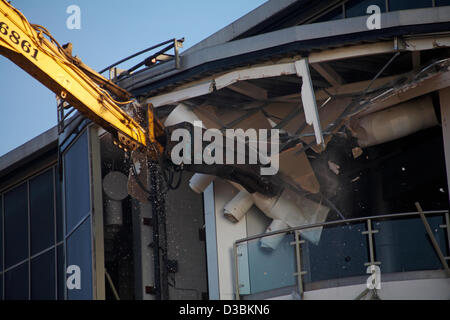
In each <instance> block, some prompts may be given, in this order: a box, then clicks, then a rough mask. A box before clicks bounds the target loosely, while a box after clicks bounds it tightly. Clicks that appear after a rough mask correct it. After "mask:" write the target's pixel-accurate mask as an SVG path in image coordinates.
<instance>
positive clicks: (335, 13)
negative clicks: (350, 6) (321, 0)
mask: <svg viewBox="0 0 450 320" xmlns="http://www.w3.org/2000/svg"><path fill="white" fill-rule="evenodd" d="M342 11H343V10H342V6H339V7H337V8H336V9H334V10H331V11H330V12H328V13H326V14H324V15H323V16H321V17H320V18H319V19H317V20H315V21H314V23H316V22H325V21H332V20H338V19H342V18H343V17H344V16H343V14H342Z"/></svg>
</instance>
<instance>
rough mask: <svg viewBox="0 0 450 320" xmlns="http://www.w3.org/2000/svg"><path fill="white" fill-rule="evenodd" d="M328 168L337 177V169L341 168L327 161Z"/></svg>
mask: <svg viewBox="0 0 450 320" xmlns="http://www.w3.org/2000/svg"><path fill="white" fill-rule="evenodd" d="M328 168H330V170H331V171H333V172H334V173H335V174H336V175H339V169H340V168H341V167H340V166H339V165H337V164H336V163H334V162H333V161H328Z"/></svg>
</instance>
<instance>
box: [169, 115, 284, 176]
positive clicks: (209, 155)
mask: <svg viewBox="0 0 450 320" xmlns="http://www.w3.org/2000/svg"><path fill="white" fill-rule="evenodd" d="M203 128H204V127H203V123H202V121H194V129H193V132H194V137H193V141H194V143H193V144H192V136H191V131H189V130H188V129H185V128H178V129H176V130H174V131H173V132H172V135H171V138H170V139H171V141H177V142H178V143H177V144H176V145H175V146H174V147H173V149H172V151H171V154H170V156H171V160H172V162H173V163H174V164H176V165H181V164H192V163H194V164H206V165H212V164H230V165H232V164H258V165H261V166H262V167H261V168H260V173H261V175H275V174H277V172H278V169H279V147H280V138H279V137H280V134H279V130H278V129H271V130H270V131H269V130H267V129H259V130H258V132H257V131H256V129H247V130H246V131H244V130H243V129H226V130H225V136H224V135H223V133H222V131H220V130H218V129H206V130H204V129H203ZM269 132H270V134H269ZM269 140H270V141H269ZM204 142H211V143H210V144H208V145H207V146H206V147H203V143H204ZM192 145H193V148H194V149H193V150H191V146H192ZM269 148H270V155H269ZM246 150H247V151H248V154H247V152H246ZM192 154H193V158H194V159H192ZM235 154H236V157H235ZM224 155H225V157H224ZM192 160H193V161H192Z"/></svg>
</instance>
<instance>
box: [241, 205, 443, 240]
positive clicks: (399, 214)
mask: <svg viewBox="0 0 450 320" xmlns="http://www.w3.org/2000/svg"><path fill="white" fill-rule="evenodd" d="M423 213H424V214H443V213H449V210H434V211H424V212H423ZM409 216H420V213H419V212H405V213H393V214H384V215H378V216H369V217H360V218H352V219H346V220H336V221H329V222H322V223H315V224H308V225H303V226H299V227H289V228H285V229H282V230H278V231H272V232H267V233H261V234H258V235H254V236H250V237H247V238H243V239H239V240H236V241H235V243H236V244H239V243H242V242H247V241H252V240H256V239H261V238H265V237H268V236H272V235H276V234H283V233H289V232H294V231H296V230H306V229H312V228H317V227H324V226H331V225H339V224H349V223H352V222H357V221H367V220H369V219H370V220H380V219H386V218H400V217H409Z"/></svg>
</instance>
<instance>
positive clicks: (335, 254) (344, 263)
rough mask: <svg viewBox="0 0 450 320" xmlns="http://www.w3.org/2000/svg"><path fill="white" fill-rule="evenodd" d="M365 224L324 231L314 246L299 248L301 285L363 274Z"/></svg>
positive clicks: (306, 244) (365, 250)
mask: <svg viewBox="0 0 450 320" xmlns="http://www.w3.org/2000/svg"><path fill="white" fill-rule="evenodd" d="M363 231H365V224H364V223H358V224H353V225H341V226H331V227H325V228H323V230H322V234H321V237H320V241H319V244H318V245H314V244H312V243H310V242H308V241H306V242H305V244H304V245H303V246H302V252H303V254H302V262H303V269H304V271H306V272H307V274H306V275H305V276H304V278H303V279H304V280H305V282H315V281H321V280H330V279H338V278H345V277H353V276H360V275H364V274H366V267H365V266H364V263H366V262H368V261H369V257H368V249H367V236H365V235H363V234H362V232H363Z"/></svg>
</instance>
